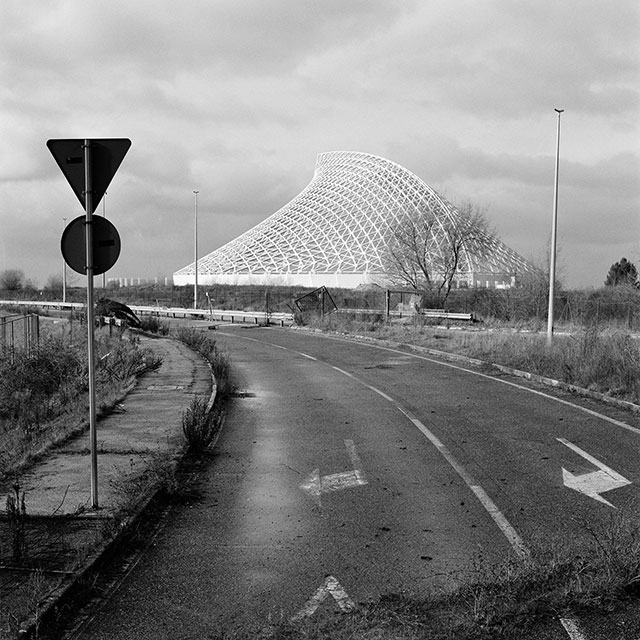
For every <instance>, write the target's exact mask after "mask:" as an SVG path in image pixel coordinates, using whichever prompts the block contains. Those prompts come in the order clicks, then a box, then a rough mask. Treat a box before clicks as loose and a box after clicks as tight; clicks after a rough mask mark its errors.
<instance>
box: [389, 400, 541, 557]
mask: <svg viewBox="0 0 640 640" xmlns="http://www.w3.org/2000/svg"><path fill="white" fill-rule="evenodd" d="M394 404H395V405H396V407H397V408H398V409H399V411H400V412H402V413H403V414H404V415H405V416H406V417H407V418H408V419H409V420H411V422H413V424H414V425H415V426H416V427H417V428H418V429H419V430H420V432H421V433H422V434H423V435H424V436H425V437H426V438H427V439H428V440H429V441H430V442H431V444H433V446H434V447H436V449H437V450H438V451H439V452H440V454H441V455H442V457H443V458H444V459H445V460H446V461H447V462H448V463H449V465H450V466H451V467H452V468H453V470H454V471H455V472H456V473H457V474H458V475H459V476H460V478H462V480H463V482H464V483H465V484H466V485H467V486H468V487H469V489H471V491H473V493H474V495H475V496H476V498H478V500H479V501H480V504H481V505H482V506H483V507H484V508H485V510H486V511H487V513H488V514H489V515H490V516H491V518H492V519H493V521H494V522H495V523H496V525H498V528H499V529H500V531H502V533H503V534H504V536H505V538H506V539H507V540H508V541H509V544H510V545H511V546H512V548H513V550H514V551H515V552H516V554H517V555H518V557H519V558H521V559H523V560H524V559H526V558H528V557H529V550H528V549H527V547H526V545H525V544H524V542H523V541H522V538H521V537H520V536H519V535H518V533H517V532H516V530H515V529H514V528H513V527H512V526H511V523H510V522H509V521H508V520H507V518H506V517H505V515H504V514H503V513H502V511H500V509H498V507H497V505H496V503H495V502H494V501H493V500H492V499H491V498H490V497H489V496H488V494H487V492H486V491H485V490H484V489H483V488H482V487H481V486H480V485H479V484H478V483H477V482H476V481H475V480H474V478H473V477H472V476H471V474H470V473H469V472H468V471H467V470H466V469H465V468H464V467H463V466H462V465H461V464H460V463H459V462H458V461H457V460H456V459H455V457H454V456H453V454H452V453H451V452H450V451H449V449H447V447H446V446H445V445H444V444H443V443H442V442H441V441H440V439H439V438H438V437H437V436H436V435H435V434H434V433H433V432H432V431H431V430H430V429H428V428H427V427H426V426H425V425H424V424H423V423H422V422H420V420H418V418H416V417H415V416H413V415H411V413H410V412H408V411H407V410H406V409H403V408H402V407H401V406H400V405H399V404H397V403H394Z"/></svg>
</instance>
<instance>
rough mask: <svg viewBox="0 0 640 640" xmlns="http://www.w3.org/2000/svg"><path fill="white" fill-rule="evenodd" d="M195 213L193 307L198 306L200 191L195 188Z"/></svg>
mask: <svg viewBox="0 0 640 640" xmlns="http://www.w3.org/2000/svg"><path fill="white" fill-rule="evenodd" d="M193 193H194V200H195V202H194V213H195V224H194V227H195V229H194V249H193V251H194V263H195V279H194V281H193V308H194V309H197V308H198V194H199V193H200V192H199V191H196V190H195V189H194V191H193Z"/></svg>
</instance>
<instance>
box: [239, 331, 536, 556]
mask: <svg viewBox="0 0 640 640" xmlns="http://www.w3.org/2000/svg"><path fill="white" fill-rule="evenodd" d="M245 339H246V340H251V341H254V342H261V343H262V344H271V343H265V342H262V341H260V340H256V339H255V338H245ZM273 346H277V347H279V348H280V349H285V350H287V351H291V352H292V353H296V354H298V355H301V356H303V357H304V358H308V359H309V360H315V361H317V362H320V363H321V364H327V363H323V362H322V361H321V360H317V358H314V357H313V356H310V355H309V354H307V353H303V352H302V351H297V350H296V349H289V348H288V347H282V346H281V345H273ZM384 350H386V351H394V350H393V349H388V348H384ZM398 353H401V352H398ZM424 359H425V360H428V359H429V358H424ZM328 366H329V367H331V368H332V369H334V370H335V371H337V372H338V373H341V374H343V375H345V376H347V377H348V378H351V379H352V380H355V381H356V382H358V383H359V384H361V385H363V386H365V387H366V388H367V389H370V390H371V391H373V392H374V393H377V394H378V395H379V396H381V397H382V398H384V399H385V400H387V401H388V402H390V403H391V404H393V405H394V406H395V407H396V409H398V410H399V411H400V412H401V413H402V414H403V415H404V416H406V417H407V418H408V419H409V420H410V421H411V422H412V423H413V424H414V425H415V426H416V427H417V428H418V429H419V430H420V431H421V433H422V434H423V435H424V436H425V437H426V438H427V439H428V440H429V441H430V442H431V444H433V445H434V446H435V447H436V449H437V450H438V451H439V452H440V454H441V455H442V457H443V458H444V459H445V460H446V461H447V462H448V463H449V465H450V466H451V467H452V468H453V470H454V471H455V472H456V473H457V474H458V475H459V476H460V478H461V479H462V480H463V482H464V483H465V484H466V485H467V486H468V487H469V489H470V490H471V491H472V492H473V494H474V495H475V496H476V498H478V501H479V502H480V504H481V505H482V506H483V508H484V509H485V510H486V512H487V513H488V514H489V515H490V516H491V518H492V520H493V521H494V522H495V523H496V525H497V526H498V528H499V529H500V531H501V532H502V533H503V535H504V536H505V538H506V539H507V540H508V542H509V544H510V545H511V547H512V548H513V550H514V551H515V553H516V555H517V556H518V557H519V558H521V559H523V560H524V559H526V558H528V557H529V550H528V549H527V547H526V545H525V544H524V542H523V541H522V538H521V537H520V536H519V535H518V533H517V532H516V530H515V529H514V528H513V526H512V525H511V523H510V522H509V521H508V520H507V518H506V516H505V515H504V514H503V513H502V511H500V509H499V508H498V506H497V505H496V504H495V502H493V500H492V499H491V498H490V497H489V495H488V494H487V492H486V491H485V490H484V489H483V488H482V487H481V486H480V485H479V484H478V483H477V482H476V481H475V479H474V478H473V477H472V476H471V474H470V473H469V472H468V471H467V470H466V469H465V468H464V467H463V466H462V465H461V464H460V463H459V462H458V461H457V460H456V458H455V457H454V456H453V454H452V453H451V452H450V451H449V449H447V447H446V446H445V445H444V444H443V443H442V442H441V441H440V439H439V438H438V437H437V436H436V435H435V434H434V433H433V432H432V431H431V430H430V429H428V428H427V427H426V426H425V425H424V424H422V422H420V420H418V418H416V417H415V416H413V415H411V413H410V412H409V411H407V410H406V409H404V408H403V407H402V406H401V405H400V404H398V402H396V400H394V399H393V398H392V397H391V396H389V395H387V394H386V393H384V392H383V391H381V390H380V389H377V388H376V387H374V386H372V385H370V384H368V383H367V382H365V381H364V380H361V379H360V378H358V377H357V376H354V375H353V374H352V373H349V372H348V371H345V370H344V369H340V368H339V367H336V366H334V365H330V364H328ZM447 366H451V365H447ZM454 368H456V369H462V368H461V367H454ZM465 371H466V370H465ZM484 377H489V376H484ZM492 379H493V378H492ZM514 386H517V385H514Z"/></svg>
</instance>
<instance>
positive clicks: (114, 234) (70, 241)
mask: <svg viewBox="0 0 640 640" xmlns="http://www.w3.org/2000/svg"><path fill="white" fill-rule="evenodd" d="M91 220H92V224H93V275H94V276H99V275H100V274H101V273H104V272H105V271H108V270H109V269H111V267H113V265H114V264H115V263H116V260H117V259H118V256H119V255H120V236H119V235H118V230H117V229H116V228H115V227H114V226H113V225H112V224H111V222H109V220H107V219H106V218H101V217H99V216H94V217H92V218H91ZM85 222H86V217H85V216H79V217H78V218H76V219H75V220H72V221H71V222H70V223H69V224H68V225H67V226H66V228H65V230H64V233H63V234H62V240H61V241H60V249H61V250H62V255H63V256H64V260H65V262H66V263H67V264H68V265H69V266H70V267H71V268H72V269H73V270H74V271H77V272H78V273H81V274H83V275H86V273H87V241H86V235H85Z"/></svg>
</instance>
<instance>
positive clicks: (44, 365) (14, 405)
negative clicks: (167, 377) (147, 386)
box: [0, 320, 161, 478]
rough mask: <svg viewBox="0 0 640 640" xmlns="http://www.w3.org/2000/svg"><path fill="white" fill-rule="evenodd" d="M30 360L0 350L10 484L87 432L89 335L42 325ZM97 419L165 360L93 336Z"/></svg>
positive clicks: (2, 468) (126, 340)
mask: <svg viewBox="0 0 640 640" xmlns="http://www.w3.org/2000/svg"><path fill="white" fill-rule="evenodd" d="M41 333H42V335H41V336H40V341H39V345H38V347H37V348H35V349H32V350H31V351H30V352H29V353H27V352H26V351H23V350H21V349H16V350H9V349H4V350H2V349H0V476H1V477H4V478H7V477H12V476H13V475H15V474H16V473H18V472H19V471H20V469H22V468H24V467H26V466H28V465H29V464H30V463H31V462H32V461H33V460H35V459H37V458H38V457H40V456H43V455H45V454H46V452H47V451H48V450H49V449H50V448H52V447H53V446H55V445H57V444H59V443H61V442H63V441H64V440H66V439H67V438H69V437H70V436H72V435H74V434H75V433H77V432H79V431H82V430H83V429H85V428H86V427H87V418H86V414H87V406H88V395H87V394H88V384H89V381H88V374H87V348H86V329H85V328H84V327H80V326H78V324H77V322H76V323H75V324H74V323H73V322H68V321H58V322H54V321H53V320H48V321H47V322H43V323H42V331H41ZM95 346H96V406H97V411H98V416H100V415H105V414H107V413H108V412H109V411H111V410H112V409H113V407H114V406H115V405H116V404H117V402H118V401H119V400H120V399H121V398H122V396H123V395H124V394H125V392H126V389H127V388H128V386H129V385H130V384H131V383H132V382H133V380H134V379H135V377H136V376H139V375H141V374H142V373H144V372H145V371H149V370H153V369H155V368H157V367H158V366H160V364H161V360H160V359H159V358H158V357H157V356H155V355H154V354H153V352H152V351H151V350H149V349H145V348H143V347H142V346H141V345H140V340H139V338H138V337H136V336H135V335H132V334H128V333H125V334H121V333H120V332H119V331H116V333H115V334H111V335H110V332H109V329H108V328H103V329H98V330H97V331H96V341H95Z"/></svg>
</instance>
